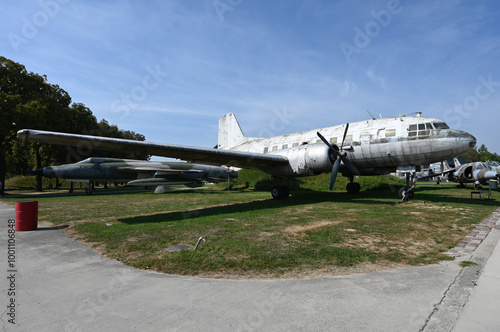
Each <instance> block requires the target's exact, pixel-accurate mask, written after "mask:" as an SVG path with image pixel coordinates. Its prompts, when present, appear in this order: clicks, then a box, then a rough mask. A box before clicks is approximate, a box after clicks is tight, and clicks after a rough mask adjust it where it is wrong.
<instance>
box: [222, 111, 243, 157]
mask: <svg viewBox="0 0 500 332" xmlns="http://www.w3.org/2000/svg"><path fill="white" fill-rule="evenodd" d="M244 141H245V135H243V131H242V130H241V127H240V125H239V123H238V120H236V116H234V114H233V113H228V114H226V115H224V116H223V117H221V118H220V119H219V138H218V143H217V148H218V149H222V150H225V149H231V148H233V147H235V146H237V145H240V144H242V143H243V142H244Z"/></svg>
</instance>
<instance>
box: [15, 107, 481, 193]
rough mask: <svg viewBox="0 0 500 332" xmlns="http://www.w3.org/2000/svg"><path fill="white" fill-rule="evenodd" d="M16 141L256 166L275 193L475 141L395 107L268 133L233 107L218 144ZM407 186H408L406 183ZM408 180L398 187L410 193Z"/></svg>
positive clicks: (37, 135)
mask: <svg viewBox="0 0 500 332" xmlns="http://www.w3.org/2000/svg"><path fill="white" fill-rule="evenodd" d="M17 137H18V139H20V140H22V141H34V142H41V143H48V144H59V145H70V146H81V145H82V144H85V145H87V146H88V145H89V144H90V145H92V147H93V148H95V149H99V150H123V151H132V150H141V151H146V152H147V153H148V154H151V155H156V156H164V157H172V158H179V159H183V160H189V161H191V162H200V163H213V164H217V165H228V166H235V167H240V168H248V169H258V170H262V171H264V172H266V173H269V174H271V175H272V176H273V177H274V178H276V179H277V182H278V184H277V186H275V187H274V188H273V189H272V191H271V193H272V196H273V197H274V198H275V199H284V198H287V197H288V196H289V193H290V192H289V189H288V188H287V187H286V186H283V185H281V179H283V178H285V177H301V176H311V175H318V174H321V173H325V172H330V171H331V172H332V176H331V180H330V190H331V189H332V188H333V186H334V184H335V180H336V178H337V175H338V173H339V172H341V173H342V175H343V176H346V177H348V178H349V179H350V183H348V184H347V191H348V192H349V193H357V192H359V190H360V185H359V183H357V182H354V176H356V175H381V174H388V173H391V172H394V171H395V170H396V168H397V167H398V166H407V165H412V166H417V165H422V164H430V163H433V162H438V161H441V160H447V159H450V158H453V157H455V156H458V155H461V154H463V153H465V152H467V151H469V150H470V149H472V148H473V147H474V146H475V145H476V138H475V137H474V136H472V135H471V134H469V133H466V132H464V131H460V130H454V129H450V128H449V127H448V125H447V124H446V123H445V122H444V121H442V120H439V119H435V118H427V117H422V116H421V114H420V113H418V114H417V116H408V117H407V116H405V115H400V116H397V117H390V118H381V119H372V120H365V121H359V122H354V123H351V124H345V125H338V126H332V127H324V128H320V129H314V130H309V131H302V132H298V133H294V134H288V135H281V136H276V137H271V138H254V137H246V136H245V135H244V134H243V132H242V130H241V128H240V126H239V124H238V121H237V120H236V117H235V116H234V114H233V113H229V114H226V115H224V116H223V117H221V118H220V120H219V135H218V144H217V148H205V147H194V146H186V145H176V144H168V143H153V142H147V141H134V140H124V139H118V138H109V137H98V136H87V135H77V134H66V133H59V132H48V131H40V130H33V129H22V130H20V131H18V133H17ZM412 188H413V187H412ZM412 188H411V189H410V188H406V189H405V190H403V191H401V192H400V196H401V197H402V198H406V199H411V197H412V196H413V191H412Z"/></svg>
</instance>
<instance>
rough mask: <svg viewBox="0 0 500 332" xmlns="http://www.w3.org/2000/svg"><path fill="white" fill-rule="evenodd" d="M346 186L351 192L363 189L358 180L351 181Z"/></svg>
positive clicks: (355, 192) (354, 192)
mask: <svg viewBox="0 0 500 332" xmlns="http://www.w3.org/2000/svg"><path fill="white" fill-rule="evenodd" d="M345 188H346V189H347V192H348V193H349V194H357V193H359V191H360V190H361V185H360V184H359V183H357V182H349V183H348V184H347V186H346V187H345Z"/></svg>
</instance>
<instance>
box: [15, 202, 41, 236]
mask: <svg viewBox="0 0 500 332" xmlns="http://www.w3.org/2000/svg"><path fill="white" fill-rule="evenodd" d="M37 227H38V201H26V202H16V214H15V225H14V229H15V230H16V232H18V231H31V230H32V229H37Z"/></svg>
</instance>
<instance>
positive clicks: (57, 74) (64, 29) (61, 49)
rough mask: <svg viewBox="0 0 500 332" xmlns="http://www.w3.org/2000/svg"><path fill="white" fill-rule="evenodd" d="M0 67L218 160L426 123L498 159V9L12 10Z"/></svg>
mask: <svg viewBox="0 0 500 332" xmlns="http://www.w3.org/2000/svg"><path fill="white" fill-rule="evenodd" d="M0 12H1V17H0V18H1V19H0V31H2V34H1V38H0V50H1V52H0V54H1V55H3V56H5V57H7V58H9V59H12V60H14V61H16V62H19V63H21V64H23V65H25V66H26V68H27V69H28V70H29V71H32V72H35V73H38V74H41V75H46V76H47V79H48V82H49V83H52V84H58V85H59V86H60V87H62V88H63V89H65V90H66V91H67V92H68V93H69V94H70V96H71V97H72V99H73V102H79V103H84V104H85V105H86V106H88V107H89V108H90V109H91V110H92V111H93V113H94V114H95V115H96V117H97V118H98V119H99V120H100V119H102V118H105V119H106V120H108V121H109V122H110V123H113V124H116V125H118V126H119V127H120V128H121V129H125V130H133V131H135V132H138V133H141V134H144V135H145V136H146V139H147V140H149V141H156V142H168V143H177V144H187V145H197V146H206V147H212V146H214V145H215V144H216V143H217V124H218V119H219V117H220V116H222V115H224V114H225V113H228V112H233V113H235V114H236V116H237V118H238V121H239V123H240V125H241V126H242V129H243V131H244V133H245V134H246V135H247V136H267V137H269V136H274V135H281V134H286V133H292V132H296V131H301V130H308V129H314V128H319V127H324V126H329V125H336V124H342V123H346V122H354V121H360V120H365V119H368V118H369V115H368V113H367V110H369V111H370V112H371V113H372V114H373V115H374V116H376V117H378V116H379V114H381V115H382V116H385V117H387V116H394V115H398V114H401V113H405V114H414V113H415V112H423V115H424V116H430V117H436V118H440V119H442V120H445V121H446V122H448V124H449V125H450V126H451V127H453V128H456V129H462V130H465V131H468V132H470V133H472V134H473V135H475V136H476V138H477V139H478V144H479V145H480V144H485V145H486V146H487V147H488V148H489V150H490V151H491V152H497V153H500V142H499V139H498V138H499V137H498V134H497V133H498V126H499V124H500V112H499V105H500V68H499V59H500V24H499V23H498V17H500V2H498V1H474V2H473V1H467V2H466V1H454V0H449V1H424V0H419V1H417V0H413V1H411V0H406V1H403V0H401V1H385V0H383V1H377V0H375V1H369V2H368V1H360V0H357V1H356V0H354V1H353V0H349V1H347V0H346V1H342V0H341V1H326V0H325V1H323V0H307V1H298V0H289V1H257V0H254V1H251V0H199V1H180V0H179V1H174V0H172V1H159V0H158V1H127V0H120V1H93V0H91V1H77V0H39V1H5V0H4V1H0Z"/></svg>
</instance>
